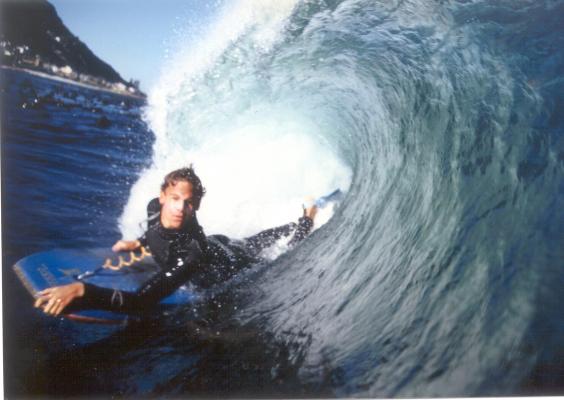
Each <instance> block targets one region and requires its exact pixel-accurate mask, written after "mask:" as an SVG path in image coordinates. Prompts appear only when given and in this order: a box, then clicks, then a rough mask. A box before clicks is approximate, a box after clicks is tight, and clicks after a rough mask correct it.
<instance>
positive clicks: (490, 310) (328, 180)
mask: <svg viewBox="0 0 564 400" xmlns="http://www.w3.org/2000/svg"><path fill="white" fill-rule="evenodd" d="M282 4H283V5H280V6H275V5H274V3H272V5H270V3H268V2H258V3H253V2H250V3H249V2H241V3H237V5H235V6H233V9H230V10H229V12H226V14H225V16H223V17H220V18H218V21H219V22H218V24H217V25H215V26H214V27H213V29H214V30H213V34H210V35H208V36H207V37H206V39H207V40H206V39H204V40H203V41H202V43H203V45H202V46H200V48H199V49H196V50H194V52H193V53H190V52H188V60H186V59H177V60H174V63H173V65H172V66H171V67H170V71H169V73H168V74H167V76H165V77H163V79H162V81H161V84H160V85H159V86H158V87H157V88H156V89H155V91H154V93H153V94H152V97H151V102H150V107H149V110H148V113H147V115H148V118H149V122H150V123H151V126H152V128H153V130H154V131H155V133H156V135H157V142H156V145H155V148H154V158H153V165H152V167H151V168H150V169H149V170H147V171H146V172H145V174H144V176H143V177H142V179H141V180H140V181H139V182H138V183H137V184H136V186H135V187H134V189H133V192H132V195H131V198H130V201H129V204H128V208H127V209H126V212H125V213H124V216H123V217H122V230H123V231H124V232H132V231H133V228H132V226H133V225H134V224H133V222H132V221H135V220H139V219H140V218H139V216H140V215H142V214H143V207H144V206H143V205H144V204H146V200H148V198H147V199H145V198H144V196H145V195H146V194H147V193H150V192H151V190H152V191H153V192H154V191H155V190H158V181H159V179H160V178H161V177H162V175H163V173H164V172H166V171H167V170H170V169H172V167H175V166H177V165H182V164H186V163H189V162H193V163H194V165H195V167H196V170H197V171H198V172H199V173H200V174H201V176H202V179H203V181H204V182H205V183H206V186H207V187H208V194H207V195H206V196H207V197H206V199H205V202H206V205H205V208H204V207H203V208H202V210H201V222H202V224H203V225H204V226H205V227H207V230H208V233H214V232H222V233H227V234H230V235H234V236H239V237H241V236H244V235H246V234H250V233H253V232H254V231H256V230H258V229H262V228H265V227H268V226H272V225H274V224H276V223H282V222H285V221H287V220H288V219H294V218H295V217H296V212H298V211H299V204H300V201H301V200H302V198H303V196H304V195H308V194H311V195H314V196H315V195H317V196H319V195H322V194H324V193H328V192H330V191H331V190H333V189H334V188H335V187H340V188H342V189H344V190H346V191H347V197H346V199H345V201H344V203H343V204H342V205H341V207H339V208H338V209H337V210H336V212H335V214H334V215H333V217H332V218H331V219H330V220H329V222H328V223H327V224H326V225H324V226H323V227H322V229H319V230H318V231H317V232H314V234H313V235H312V237H311V239H310V240H308V241H306V242H305V243H304V244H303V245H302V246H300V247H299V248H298V249H296V250H295V251H293V252H291V253H288V254H286V255H285V256H283V257H280V258H278V259H277V260H276V261H275V262H274V263H273V265H270V266H269V267H268V268H266V269H265V270H264V271H263V273H262V274H261V275H260V276H259V277H258V278H257V281H255V282H253V288H252V290H251V291H252V301H250V302H249V305H248V306H247V307H243V308H242V309H241V310H240V311H239V315H238V318H239V319H240V321H242V322H241V323H243V324H259V325H260V329H261V330H264V331H269V332H271V333H272V335H273V339H272V340H273V341H276V342H278V343H285V344H286V345H287V346H288V348H290V349H292V350H291V351H290V354H289V355H287V359H286V360H285V362H286V363H290V364H292V365H293V366H294V367H295V368H296V369H297V370H298V376H299V379H300V382H302V383H303V384H304V385H309V386H308V387H323V388H329V390H330V393H332V394H337V395H341V396H349V395H355V396H362V395H368V396H382V395H383V396H433V395H484V394H500V393H501V394H515V393H519V390H525V389H523V382H524V381H525V380H527V379H528V378H530V377H531V376H532V375H534V374H535V371H536V370H537V369H539V368H542V366H543V365H544V364H550V363H552V364H553V365H555V364H554V362H555V361H554V360H558V357H559V356H561V355H562V354H561V352H562V346H561V342H560V340H561V339H559V338H561V337H562V333H563V332H562V331H563V328H562V327H563V326H564V324H562V322H563V321H562V316H561V313H559V311H558V308H557V306H556V305H557V304H561V301H562V300H563V299H562V294H561V293H560V291H559V290H558V288H559V287H560V288H561V285H562V274H561V273H559V271H558V270H557V268H556V267H557V264H558V261H557V260H562V259H563V258H562V256H563V254H562V249H561V240H562V237H563V235H562V234H563V232H562V227H561V225H559V224H558V221H559V220H560V221H561V220H562V211H561V210H562V209H564V208H563V204H562V203H563V202H562V195H561V193H562V181H563V180H562V177H563V165H562V154H563V144H562V138H561V135H558V132H560V133H561V132H562V128H563V122H562V119H561V118H560V117H557V116H556V110H558V109H559V108H562V107H561V106H562V97H561V93H562V90H563V87H562V80H561V72H562V69H563V68H562V67H563V62H562V50H561V49H562V48H564V47H563V46H562V44H563V43H562V37H564V35H563V32H562V30H563V29H562V27H561V25H560V24H559V23H558V15H560V16H561V15H562V14H563V13H564V5H563V3H562V2H534V1H519V2H514V1H502V2H498V3H496V5H492V4H490V3H489V2H487V1H484V2H480V1H476V2H471V3H468V2H462V1H460V2H456V1H452V2H427V1H402V2H392V3H390V2H374V1H361V0H359V1H341V2H339V1H331V2H329V1H327V2H320V1H303V2H299V3H298V2H287V3H282ZM234 13H235V14H234ZM233 15H235V16H236V17H233ZM228 16H230V17H228ZM233 20H238V21H239V23H238V24H234V25H233ZM232 26H236V27H237V28H236V29H235V28H232V29H231V30H230V29H228V27H232ZM550 49H556V50H553V51H554V53H550V52H549V50H550ZM190 57H191V58H190ZM189 60H192V61H193V62H190V61H189ZM151 185H152V186H151ZM150 187H154V189H151V190H149V188H150ZM245 290H249V288H245ZM541 332H542V335H541ZM561 359H562V358H560V360H561ZM560 365H561V364H560ZM273 373H274V372H273ZM535 379H540V381H538V382H537V383H539V382H540V383H539V384H541V385H542V384H545V383H546V382H544V381H542V379H543V378H539V377H538V376H537V377H536V378H535Z"/></svg>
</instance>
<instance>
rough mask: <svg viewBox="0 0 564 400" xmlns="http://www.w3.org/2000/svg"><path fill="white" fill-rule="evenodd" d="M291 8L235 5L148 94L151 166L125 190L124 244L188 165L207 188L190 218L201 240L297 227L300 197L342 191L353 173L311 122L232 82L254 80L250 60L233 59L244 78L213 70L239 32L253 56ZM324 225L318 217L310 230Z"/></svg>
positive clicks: (269, 4)
mask: <svg viewBox="0 0 564 400" xmlns="http://www.w3.org/2000/svg"><path fill="white" fill-rule="evenodd" d="M295 3H296V2H295V1H284V2H280V1H262V0H261V1H259V0H256V1H240V2H238V3H237V5H236V6H234V7H230V8H229V9H226V10H225V11H224V13H222V14H221V16H220V17H219V19H218V22H217V23H216V24H214V25H213V27H212V29H211V30H210V31H209V35H207V36H205V35H204V36H205V37H204V38H203V39H202V41H201V42H200V43H199V44H198V45H197V46H195V47H190V49H188V50H186V51H184V52H182V53H181V54H182V56H179V57H180V58H176V59H175V60H173V62H172V63H171V65H170V68H169V70H168V71H167V73H166V74H165V75H163V77H162V79H161V80H160V82H159V84H158V85H157V86H156V87H155V90H154V91H153V92H152V93H151V94H150V99H149V108H148V112H147V118H148V122H149V124H150V126H151V128H152V129H153V131H154V132H155V135H156V143H155V146H154V149H153V151H154V155H153V164H152V166H151V167H150V168H149V169H148V170H147V171H145V172H144V173H143V174H142V176H141V178H140V180H139V181H138V182H137V183H136V184H135V185H134V186H133V188H132V191H131V196H130V199H129V201H128V204H127V206H126V209H125V211H124V213H123V216H122V218H121V220H120V227H121V230H122V233H123V236H124V237H126V238H132V237H135V236H137V235H139V234H140V233H141V231H142V229H141V228H140V227H139V222H140V221H142V220H143V219H144V218H145V207H146V204H147V202H148V201H149V200H150V199H151V198H153V197H156V196H157V195H158V193H159V187H160V183H161V181H162V178H163V177H164V175H165V174H166V173H168V172H170V171H171V170H173V169H176V168H179V167H182V166H187V165H189V164H191V163H193V164H194V167H195V169H196V172H197V174H198V175H199V176H200V178H201V179H202V182H203V184H204V186H205V187H206V189H207V194H206V196H205V197H204V199H203V202H202V206H201V209H200V211H199V213H198V218H199V221H200V223H201V224H202V225H203V226H204V228H205V231H206V233H207V234H213V233H222V234H226V235H228V236H231V237H238V238H240V237H245V236H248V235H252V234H254V233H256V232H258V231H260V230H262V229H266V228H270V227H273V226H276V225H280V224H284V223H287V222H290V221H297V219H298V217H300V216H301V213H302V210H301V205H302V203H303V202H304V200H305V198H306V197H307V196H313V197H319V196H322V195H325V194H327V193H330V192H332V191H333V190H334V189H336V188H341V189H342V190H346V189H347V188H348V185H349V182H350V178H351V172H350V170H349V169H348V168H347V167H346V166H345V165H344V164H343V163H342V161H341V160H340V159H339V158H338V157H337V155H336V154H335V153H334V152H333V150H332V148H331V147H330V145H329V144H328V143H326V142H325V141H324V140H323V139H322V138H323V137H324V136H323V135H322V132H320V128H319V127H318V126H317V125H316V121H315V115H302V114H301V113H300V110H296V109H291V108H288V106H287V105H285V104H284V101H283V100H284V99H272V98H270V97H269V95H268V90H267V94H264V93H263V92H260V90H261V89H260V88H261V87H262V86H261V85H257V87H259V89H257V91H256V92H253V91H252V90H249V89H248V88H249V86H250V87H251V88H252V87H253V86H252V85H253V83H254V82H253V80H252V76H251V77H250V83H249V82H247V81H245V82H241V80H240V77H241V76H242V77H244V78H249V74H250V73H249V74H245V72H246V71H253V68H252V63H253V62H254V60H251V61H249V60H248V59H245V58H243V59H241V60H240V63H241V66H240V68H241V70H242V71H243V74H241V71H240V70H239V67H238V66H237V65H235V66H234V65H232V64H229V65H228V66H227V67H226V66H225V65H220V66H219V67H218V65H217V64H216V60H217V58H218V57H219V56H220V55H222V54H223V53H224V52H225V51H226V49H227V48H228V46H229V44H230V43H233V41H235V40H236V39H237V38H238V37H239V36H240V35H242V34H243V33H245V35H246V36H245V40H246V42H245V45H248V43H249V42H248V40H251V42H252V43H253V44H254V45H256V47H257V50H256V51H265V49H266V48H268V47H269V46H272V45H273V44H274V43H275V42H276V40H277V35H278V32H279V31H280V29H281V28H282V27H283V26H284V23H285V19H286V18H287V16H288V15H289V14H290V12H291V11H292V9H293V7H294V4H295ZM251 28H252V29H251ZM249 30H250V31H251V35H250V37H251V39H249V35H248V34H249ZM182 57H187V58H182ZM188 60H189V61H188ZM245 63H247V64H245ZM216 69H219V70H221V71H222V74H223V75H221V74H220V73H219V72H217V73H216ZM232 69H237V71H232ZM225 70H227V71H225ZM210 71H211V72H213V73H212V75H214V76H215V75H217V76H220V78H218V82H214V83H213V84H210V83H209V82H208V81H206V80H205V79H204V78H203V77H202V76H203V75H204V74H206V73H208V74H210ZM231 72H232V74H231ZM210 87H211V89H210ZM210 90H212V93H211V94H210V95H209V96H208V95H202V94H201V93H202V92H203V93H208V92H207V91H210ZM321 214H323V213H321ZM328 218H330V216H327V215H325V217H323V215H320V216H319V217H318V219H317V221H316V223H317V226H319V225H320V224H321V222H324V221H326V220H327V219H328Z"/></svg>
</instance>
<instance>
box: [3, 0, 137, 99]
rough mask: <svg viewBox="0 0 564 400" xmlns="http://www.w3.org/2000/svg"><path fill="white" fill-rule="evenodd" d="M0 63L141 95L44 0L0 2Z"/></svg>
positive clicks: (135, 87) (132, 84) (133, 85)
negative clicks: (92, 49) (76, 34)
mask: <svg viewBox="0 0 564 400" xmlns="http://www.w3.org/2000/svg"><path fill="white" fill-rule="evenodd" d="M0 27H1V28H0V64H1V65H4V66H10V67H16V68H24V69H28V70H34V71H37V72H43V73H47V74H50V75H56V76H59V77H62V78H66V79H70V80H74V81H77V82H80V83H83V84H88V85H92V86H98V87H102V88H106V89H109V90H113V91H117V92H125V93H128V94H134V95H141V96H143V94H142V93H141V92H140V91H139V82H138V81H130V82H126V81H125V80H124V79H123V78H122V77H121V76H120V75H119V73H118V72H116V71H115V70H114V69H113V68H112V67H111V66H110V65H108V64H107V63H106V62H104V61H102V60H101V59H100V58H98V57H97V56H96V55H95V54H94V53H93V52H92V51H91V50H90V49H89V48H88V46H86V45H85V44H84V43H83V42H82V41H81V40H80V39H79V38H78V37H76V36H75V35H73V34H72V33H71V32H70V31H69V29H68V28H67V27H66V26H65V25H64V23H63V21H62V20H61V19H60V18H59V16H58V15H57V11H56V10H55V7H53V5H51V4H50V3H48V2H47V1H46V0H26V1H16V0H8V1H2V2H1V3H0Z"/></svg>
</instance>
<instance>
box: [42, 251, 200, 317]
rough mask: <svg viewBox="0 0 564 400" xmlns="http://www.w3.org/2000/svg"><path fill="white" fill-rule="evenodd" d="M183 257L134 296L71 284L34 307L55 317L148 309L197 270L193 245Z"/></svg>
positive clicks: (44, 296) (49, 291) (45, 295)
mask: <svg viewBox="0 0 564 400" xmlns="http://www.w3.org/2000/svg"><path fill="white" fill-rule="evenodd" d="M187 254H188V255H187V256H186V257H185V258H184V259H183V260H180V261H179V262H178V263H177V264H176V265H174V266H172V267H171V268H169V269H167V270H163V271H161V272H159V273H157V274H156V275H155V276H153V277H152V278H151V279H150V280H149V281H147V282H146V283H145V284H144V285H143V286H142V287H141V288H140V289H139V290H137V291H135V292H126V291H121V290H116V289H108V288H103V287H100V286H96V285H92V284H89V283H84V282H74V283H71V284H68V285H63V286H56V287H52V288H47V289H45V290H43V291H41V292H39V293H38V297H37V300H36V301H35V307H38V308H43V311H44V312H45V313H46V314H50V315H59V314H61V313H62V312H63V311H65V310H69V309H70V310H87V309H102V310H109V311H116V312H130V311H140V310H143V309H144V308H148V307H152V306H154V305H155V304H157V303H158V302H159V301H160V300H161V299H163V298H165V297H167V296H169V295H170V294H172V293H173V292H174V291H175V290H176V289H178V288H179V287H180V286H182V285H183V284H184V283H185V282H186V281H187V280H188V279H189V278H190V277H191V276H192V275H193V274H194V273H195V272H198V271H200V270H201V262H202V252H201V250H200V247H199V245H198V244H197V242H196V241H192V242H191V244H190V251H189V252H188V253H187Z"/></svg>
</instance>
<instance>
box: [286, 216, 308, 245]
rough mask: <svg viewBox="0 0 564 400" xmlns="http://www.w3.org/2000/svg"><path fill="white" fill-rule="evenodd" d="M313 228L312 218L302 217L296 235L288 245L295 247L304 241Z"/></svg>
mask: <svg viewBox="0 0 564 400" xmlns="http://www.w3.org/2000/svg"><path fill="white" fill-rule="evenodd" d="M311 228H313V220H312V219H311V218H310V217H305V216H304V217H301V218H300V220H299V222H298V228H297V229H296V233H294V237H292V239H291V240H290V242H289V243H288V245H289V246H294V245H296V244H298V243H299V242H301V241H302V240H304V239H305V238H306V236H307V235H309V233H310V232H311Z"/></svg>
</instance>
